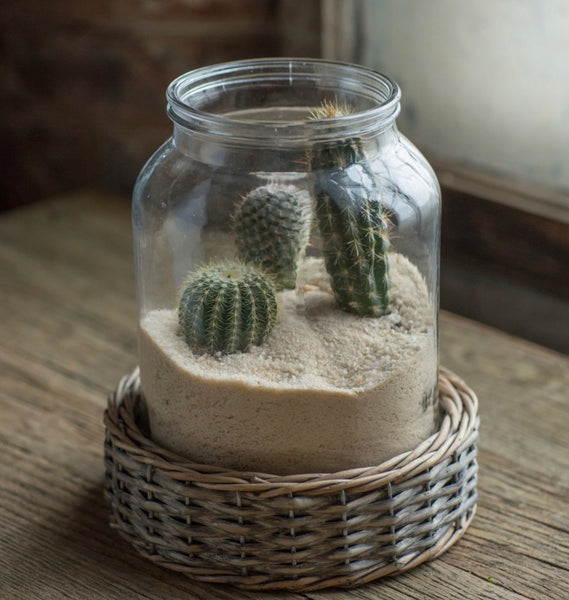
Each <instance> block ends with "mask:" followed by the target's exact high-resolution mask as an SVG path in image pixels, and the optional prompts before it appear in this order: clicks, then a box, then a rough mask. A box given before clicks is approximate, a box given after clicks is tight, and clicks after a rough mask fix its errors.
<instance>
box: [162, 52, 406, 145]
mask: <svg viewBox="0 0 569 600" xmlns="http://www.w3.org/2000/svg"><path fill="white" fill-rule="evenodd" d="M167 99H168V114H169V116H170V118H171V119H172V121H173V122H174V141H175V143H176V145H184V144H185V138H186V137H187V135H188V134H191V135H192V136H196V135H197V136H199V137H200V138H202V139H203V140H210V141H215V143H216V144H228V145H231V144H239V145H252V146H256V147H259V148H263V147H267V148H270V147H272V148H275V147H281V148H283V149H284V148H287V147H289V148H292V147H297V148H298V147H303V146H309V145H311V144H314V143H318V142H334V141H336V140H342V139H346V138H350V137H358V138H363V139H369V140H372V139H376V140H378V141H379V140H380V139H381V140H383V141H387V140H389V139H392V138H393V136H394V135H396V128H395V118H396V117H397V115H398V113H399V110H400V105H399V99H400V91H399V87H398V86H397V84H396V83H395V82H394V81H392V80H391V79H389V78H388V77H386V76H384V75H381V74H379V73H376V72H375V71H372V70H370V69H367V68H365V67H360V66H356V65H349V64H344V63H337V62H331V61H324V60H304V59H260V60H247V61H238V62H232V63H224V64H221V65H215V66H212V67H205V68H202V69H197V70H195V71H192V72H190V73H187V74H185V75H182V76H181V77H179V78H178V79H176V80H174V81H173V82H172V83H171V84H170V86H169V88H168V93H167ZM323 106H324V107H326V110H321V111H319V110H318V109H319V107H323ZM317 113H318V114H317ZM316 117H317V118H316Z"/></svg>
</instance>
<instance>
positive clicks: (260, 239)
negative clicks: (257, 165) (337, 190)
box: [233, 185, 312, 288]
mask: <svg viewBox="0 0 569 600" xmlns="http://www.w3.org/2000/svg"><path fill="white" fill-rule="evenodd" d="M311 225H312V209H311V199H310V196H309V194H308V192H306V191H305V190H300V189H297V188H295V187H294V186H276V185H268V186H262V187H258V188H256V189H254V190H252V191H251V192H249V193H248V194H247V195H245V196H244V197H243V198H242V199H241V201H240V202H239V203H238V204H237V206H236V208H235V213H234V215H233V226H234V231H235V242H236V245H237V251H238V254H239V258H240V259H241V260H243V261H244V262H247V263H251V264H254V265H257V266H259V267H261V268H262V269H263V270H264V271H266V272H267V273H269V274H271V275H272V276H273V277H274V279H275V283H276V285H277V287H279V288H294V287H295V284H296V272H297V264H298V262H299V260H300V259H301V258H302V257H303V255H304V253H305V251H306V246H307V245H308V240H309V238H310V228H311Z"/></svg>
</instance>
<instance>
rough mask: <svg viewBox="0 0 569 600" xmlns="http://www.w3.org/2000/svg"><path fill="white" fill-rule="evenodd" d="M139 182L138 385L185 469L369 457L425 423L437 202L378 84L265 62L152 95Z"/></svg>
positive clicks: (352, 73) (313, 466)
mask: <svg viewBox="0 0 569 600" xmlns="http://www.w3.org/2000/svg"><path fill="white" fill-rule="evenodd" d="M167 99H168V114H169V116H170V118H171V119H172V121H173V124H174V129H173V135H172V137H171V138H170V139H169V140H168V141H166V142H165V144H164V145H163V146H162V147H161V148H160V149H159V150H158V151H157V152H156V153H155V154H154V156H153V157H152V158H151V159H150V160H149V161H148V163H147V164H146V166H145V167H144V168H143V170H142V172H141V173H140V176H139V178H138V181H137V184H136V187H135V192H134V198H133V226H134V243H135V264H136V282H137V299H138V308H139V321H140V322H139V330H140V367H141V379H142V388H143V392H144V394H145V397H146V401H147V404H148V409H149V418H150V423H151V429H152V436H153V438H154V439H155V440H156V441H158V442H160V443H162V444H163V445H164V446H166V447H168V448H170V449H172V450H175V451H177V452H179V453H181V454H183V455H185V456H188V457H190V458H192V459H194V460H196V461H197V462H207V463H213V464H218V465H222V466H227V467H229V468H239V469H247V470H258V471H259V470H260V471H265V472H268V471H271V472H275V473H279V474H280V473H294V472H312V471H334V470H342V469H346V468H352V467H359V466H369V465H373V464H379V463H380V462H382V461H383V460H386V459H388V458H390V457H391V456H394V455H395V454H397V453H399V452H403V451H406V450H409V449H412V448H413V447H414V446H415V445H417V444H418V443H419V442H421V441H422V440H423V439H425V438H426V437H428V436H430V435H431V434H432V433H433V432H434V430H435V428H436V424H437V419H438V403H437V398H438V395H437V374H438V336H437V322H438V289H439V227H440V192H439V187H438V184H437V181H436V178H435V176H434V174H433V172H432V170H431V168H430V167H429V165H428V164H427V162H426V161H425V159H424V158H423V157H422V155H421V154H420V153H419V152H418V151H417V149H416V148H415V147H414V146H413V145H412V144H411V143H410V142H409V141H408V140H407V139H406V138H405V137H404V136H402V135H401V134H400V133H399V132H398V130H397V127H396V124H395V119H396V116H397V114H398V112H399V100H400V91H399V88H398V86H397V84H396V83H395V82H393V81H392V80H391V79H389V78H388V77H386V76H384V75H381V74H378V73H376V72H374V71H371V70H369V69H366V68H363V67H358V66H354V65H347V64H342V63H335V62H329V61H320V60H301V59H263V60H252V61H241V62H235V63H227V64H222V65H216V66H212V67H207V68H203V69H198V70H196V71H193V72H190V73H188V74H185V75H183V76H181V77H179V78H178V79H176V80H175V81H174V82H172V84H171V85H170V86H169V88H168V93H167Z"/></svg>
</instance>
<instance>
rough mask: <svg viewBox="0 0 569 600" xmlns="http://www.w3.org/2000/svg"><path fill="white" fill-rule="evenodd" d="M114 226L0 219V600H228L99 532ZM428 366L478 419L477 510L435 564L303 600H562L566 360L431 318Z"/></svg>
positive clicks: (120, 333) (44, 209) (68, 207)
mask: <svg viewBox="0 0 569 600" xmlns="http://www.w3.org/2000/svg"><path fill="white" fill-rule="evenodd" d="M129 211H130V208H129V205H128V202H127V201H125V200H124V199H123V198H117V197H107V196H99V195H96V194H89V193H84V194H77V195H71V196H68V197H65V198H58V199H55V200H53V201H50V202H46V203H42V204H40V205H36V206H33V207H28V208H24V209H20V210H17V211H14V212H11V213H8V214H5V215H4V216H2V218H1V219H0V322H1V323H2V335H1V336H0V415H1V418H0V449H1V450H2V460H1V461H0V477H1V478H2V479H1V481H2V486H1V487H0V597H1V598H6V599H9V600H22V599H32V598H34V599H35V598H42V599H46V600H50V599H58V600H59V599H61V598H71V599H74V600H75V599H84V598H89V599H91V598H92V599H95V600H96V599H101V600H102V599H105V600H114V599H117V600H118V599H121V600H122V599H124V598H129V599H130V598H132V599H156V600H157V599H160V598H171V599H180V600H185V599H190V598H198V599H203V600H208V599H214V598H218V599H229V598H231V599H244V598H250V597H251V596H252V594H251V593H247V592H241V591H239V590H236V589H234V588H232V587H222V586H213V585H207V584H199V583H195V582H192V581H190V580H189V579H187V578H186V577H184V576H182V575H179V574H176V573H172V572H168V571H166V570H163V569H160V568H158V567H156V566H154V565H152V564H150V563H149V562H148V561H145V560H144V559H142V558H140V557H139V556H138V555H137V554H136V553H135V551H134V550H132V549H131V548H130V547H129V546H128V545H127V544H126V543H124V542H123V541H121V540H120V538H119V537H118V536H117V535H116V533H115V532H114V531H112V530H111V529H110V528H109V527H108V525H107V511H106V507H105V504H104V501H103V496H102V480H103V463H102V442H103V425H102V413H103V410H104V407H105V404H106V395H107V393H108V392H109V391H110V390H111V389H112V388H114V386H115V385H116V383H117V381H118V379H119V378H120V377H121V376H122V375H123V374H125V373H128V372H130V371H131V370H132V368H133V367H134V366H135V364H136V362H137V357H136V354H137V345H136V310H135V301H134V282H133V276H132V272H133V269H132V256H131V239H130V214H129ZM441 362H442V364H444V365H446V366H448V367H449V368H450V369H451V370H453V371H455V372H456V373H458V374H459V375H461V376H462V377H463V378H464V379H465V380H466V381H467V382H468V383H469V385H470V386H471V387H473V388H474V389H475V390H476V392H477V393H478V395H479V397H480V401H481V418H482V429H481V443H480V487H479V492H480V501H479V510H478V513H477V515H476V517H475V519H474V522H473V524H472V525H471V527H470V529H469V530H468V532H467V533H466V535H465V536H464V537H463V539H462V540H461V541H460V542H459V543H458V544H457V545H456V546H454V547H453V548H452V549H451V550H449V551H448V552H447V553H446V554H445V555H443V556H442V557H441V558H439V559H438V560H436V561H434V562H432V563H430V564H427V565H423V566H421V567H419V568H417V569H416V570H414V571H411V572H409V573H407V574H404V575H401V576H398V577H396V578H392V579H386V580H383V581H380V582H377V583H374V584H371V585H367V586H364V587H361V588H356V589H354V590H328V591H323V592H312V593H309V594H298V593H297V594H292V593H291V594H270V593H262V594H256V595H257V596H259V597H260V598H266V599H273V598H274V599H275V600H276V599H277V598H278V599H279V600H282V599H284V598H287V599H288V598H290V599H295V598H298V599H300V598H304V599H307V598H309V599H312V600H324V599H327V600H328V599H331V600H348V599H356V598H357V599H362V600H366V599H369V600H372V599H376V600H377V599H379V598H381V599H382V600H403V599H409V598H411V599H417V600H419V599H423V598H437V599H441V600H447V599H448V600H450V599H451V598H452V599H453V600H478V599H488V600H498V599H499V600H522V599H523V600H527V599H535V600H544V599H545V600H563V599H565V598H569V570H568V564H569V502H568V498H569V434H568V431H569V410H568V403H569V392H568V390H569V360H568V359H567V357H565V356H562V355H560V354H556V353H554V352H551V351H548V350H545V349H543V348H541V347H539V346H535V345H532V344H530V343H527V342H523V341H521V340H519V339H517V338H514V337H510V336H507V335H505V334H502V333H500V332H498V331H496V330H493V329H490V328H487V327H484V326H481V325H479V324H477V323H474V322H471V321H466V320H464V319H462V318H458V317H455V316H453V315H451V314H448V313H443V314H442V316H441Z"/></svg>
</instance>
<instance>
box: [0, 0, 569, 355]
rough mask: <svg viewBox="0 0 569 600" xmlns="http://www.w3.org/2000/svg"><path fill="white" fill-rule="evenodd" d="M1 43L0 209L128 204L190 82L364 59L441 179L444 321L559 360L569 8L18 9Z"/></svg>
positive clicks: (329, 3)
mask: <svg viewBox="0 0 569 600" xmlns="http://www.w3.org/2000/svg"><path fill="white" fill-rule="evenodd" d="M0 29H1V34H2V35H1V40H2V51H1V63H0V64H1V71H0V72H1V77H0V80H1V86H2V94H1V100H0V102H1V103H2V106H1V115H2V116H1V119H0V127H1V133H2V158H3V160H2V164H3V170H2V178H1V179H0V211H6V210H10V209H14V208H16V207H21V206H25V205H29V204H31V203H35V202H39V201H42V200H44V199H48V198H50V197H53V196H56V195H60V194H65V193H67V192H71V191H74V190H78V189H96V190H102V191H108V192H111V193H116V194H119V195H121V196H122V197H124V199H125V202H128V198H129V195H130V193H131V191H132V186H133V184H134V180H135V178H136V175H137V173H138V171H139V170H140V168H141V167H142V165H143V164H144V162H145V161H146V160H147V158H148V157H149V156H150V155H151V154H152V152H153V151H154V150H155V149H156V148H157V147H158V146H159V145H160V144H161V143H162V142H163V141H164V140H165V139H166V138H167V137H169V135H170V133H171V125H170V122H169V120H168V118H167V116H166V110H165V108H166V103H165V90H166V87H167V85H168V83H169V82H170V81H171V80H172V79H174V78H175V77H177V76H178V75H180V74H182V73H184V72H187V71H189V70H191V69H193V68H195V67H199V66H204V65H208V64H212V63H216V62H222V61H227V60H235V59H240V58H254V57H263V56H305V57H325V58H333V59H339V60H345V61H351V62H357V63H360V64H365V65H368V66H371V67H373V68H376V69H377V70H379V71H382V72H384V73H386V74H388V75H390V76H392V77H393V78H394V79H395V80H396V81H398V83H399V84H400V85H401V87H402V92H403V96H402V112H401V116H400V118H399V119H398V124H399V127H400V129H401V130H402V132H403V133H405V134H407V135H408V136H409V137H410V138H411V139H412V140H413V142H414V143H415V144H416V145H417V146H419V148H420V149H421V150H422V151H423V152H424V153H425V155H426V156H427V158H428V159H429V160H430V161H431V163H432V164H433V166H434V167H435V170H436V172H437V175H438V177H439V180H440V182H441V187H442V190H443V206H444V208H443V231H442V236H443V246H442V248H443V250H442V263H441V264H442V269H441V271H442V279H441V305H442V307H443V308H447V309H450V310H452V311H454V312H457V313H459V314H463V315H466V316H469V317H471V318H475V319H477V320H479V321H482V322H485V323H488V324H491V325H494V326H497V327H500V328H502V329H504V330H506V331H510V332H512V333H514V334H516V335H521V336H523V337H526V338H527V339H530V340H534V341H537V342H539V343H542V344H545V345H548V346H550V347H552V348H555V349H557V350H560V351H562V352H568V353H569V275H568V268H567V265H568V264H569V3H567V2H566V0H478V1H477V2H475V3H473V2H469V1H468V0H430V1H429V2H418V1H417V0H97V1H95V0H75V1H74V2H69V1H67V0H65V1H64V0H51V1H50V2H45V1H44V0H18V1H17V2H8V1H6V2H3V3H2V4H1V6H0Z"/></svg>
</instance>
